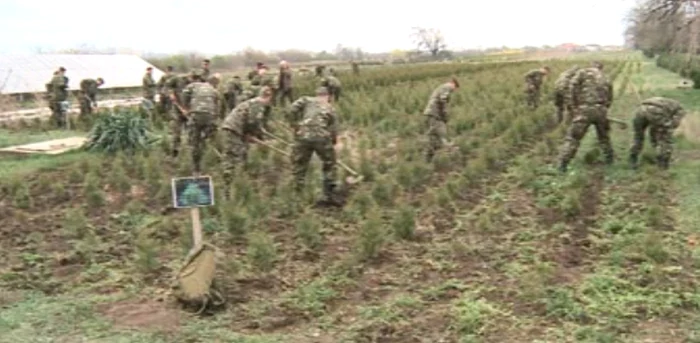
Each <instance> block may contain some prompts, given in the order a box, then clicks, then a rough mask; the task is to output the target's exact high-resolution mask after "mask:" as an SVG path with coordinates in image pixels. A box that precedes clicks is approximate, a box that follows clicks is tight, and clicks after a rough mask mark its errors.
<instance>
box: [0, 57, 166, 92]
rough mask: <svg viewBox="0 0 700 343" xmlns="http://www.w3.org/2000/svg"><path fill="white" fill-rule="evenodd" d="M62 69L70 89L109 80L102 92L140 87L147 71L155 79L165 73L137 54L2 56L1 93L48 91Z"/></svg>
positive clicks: (0, 61) (0, 62)
mask: <svg viewBox="0 0 700 343" xmlns="http://www.w3.org/2000/svg"><path fill="white" fill-rule="evenodd" d="M59 67H64V68H66V76H67V77H68V79H69V84H68V86H69V88H70V89H72V90H77V89H79V88H80V81H82V80H83V79H88V78H90V79H96V78H98V77H101V78H103V79H104V80H105V84H104V85H103V86H102V87H101V88H102V89H109V88H132V87H140V86H141V79H142V78H143V74H144V73H145V72H146V68H148V67H153V78H154V79H155V80H156V81H158V79H159V78H160V77H161V76H162V75H163V74H164V73H163V71H161V70H159V69H158V68H156V67H155V66H153V65H151V64H150V63H148V62H146V61H145V60H143V59H142V58H141V57H139V56H136V55H68V54H66V55H63V54H56V55H54V54H35V55H14V54H12V55H10V54H0V93H2V94H17V93H39V92H45V91H46V87H45V84H46V83H47V82H48V81H49V80H50V79H51V77H52V76H53V72H54V71H55V70H57V69H58V68H59Z"/></svg>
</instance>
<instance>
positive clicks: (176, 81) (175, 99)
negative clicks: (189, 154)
mask: <svg viewBox="0 0 700 343" xmlns="http://www.w3.org/2000/svg"><path fill="white" fill-rule="evenodd" d="M189 83H190V80H189V78H188V77H187V75H173V76H172V77H170V78H169V79H168V82H167V84H166V87H167V88H168V93H169V95H170V100H171V102H172V103H173V106H171V107H170V134H171V135H172V142H171V147H172V156H173V157H177V155H178V154H179V152H180V143H181V141H182V130H183V129H184V128H185V126H186V125H187V117H186V116H185V114H184V113H182V111H181V110H180V108H179V107H178V106H182V104H183V99H182V91H183V90H184V89H185V87H187V85H188V84H189Z"/></svg>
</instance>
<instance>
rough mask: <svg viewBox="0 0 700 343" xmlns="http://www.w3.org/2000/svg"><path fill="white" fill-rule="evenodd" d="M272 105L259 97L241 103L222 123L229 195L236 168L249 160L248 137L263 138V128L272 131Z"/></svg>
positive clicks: (224, 175) (226, 181)
mask: <svg viewBox="0 0 700 343" xmlns="http://www.w3.org/2000/svg"><path fill="white" fill-rule="evenodd" d="M270 114H271V107H270V106H269V105H268V104H265V103H263V102H262V99H261V98H259V97H256V98H253V99H249V100H246V101H244V102H242V103H240V104H239V105H238V106H236V108H234V109H233V110H232V111H231V112H229V114H228V115H227V116H226V118H225V119H224V121H223V122H222V123H221V132H222V136H223V141H224V142H223V143H224V151H223V154H224V160H223V168H224V171H223V177H224V184H225V190H226V195H227V197H228V196H229V195H230V194H229V191H230V186H231V182H232V181H233V176H234V173H235V170H236V165H245V162H246V161H247V160H248V137H249V136H251V137H255V138H257V139H260V140H263V139H264V138H265V137H264V135H263V131H262V130H261V129H265V130H267V131H268V132H271V130H270V127H269V126H268V120H269V119H270Z"/></svg>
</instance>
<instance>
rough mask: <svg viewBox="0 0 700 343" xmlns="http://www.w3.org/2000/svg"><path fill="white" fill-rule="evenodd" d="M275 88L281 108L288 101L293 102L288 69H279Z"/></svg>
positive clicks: (290, 72) (290, 73)
mask: <svg viewBox="0 0 700 343" xmlns="http://www.w3.org/2000/svg"><path fill="white" fill-rule="evenodd" d="M277 86H278V87H277V89H278V92H277V96H278V98H279V100H280V103H281V104H282V106H285V105H286V104H287V101H289V102H290V103H291V102H293V101H294V98H293V95H292V71H291V70H290V69H282V68H280V75H279V80H278V84H277Z"/></svg>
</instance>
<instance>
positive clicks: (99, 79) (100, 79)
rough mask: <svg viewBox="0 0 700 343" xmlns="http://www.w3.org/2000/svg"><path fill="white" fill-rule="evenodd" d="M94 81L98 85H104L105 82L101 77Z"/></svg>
mask: <svg viewBox="0 0 700 343" xmlns="http://www.w3.org/2000/svg"><path fill="white" fill-rule="evenodd" d="M96 81H97V82H99V83H105V80H104V79H103V78H101V77H98V78H97V80H96Z"/></svg>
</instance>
